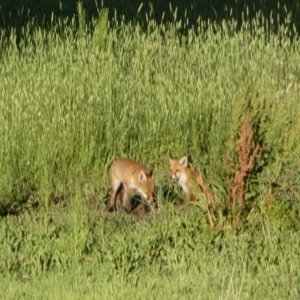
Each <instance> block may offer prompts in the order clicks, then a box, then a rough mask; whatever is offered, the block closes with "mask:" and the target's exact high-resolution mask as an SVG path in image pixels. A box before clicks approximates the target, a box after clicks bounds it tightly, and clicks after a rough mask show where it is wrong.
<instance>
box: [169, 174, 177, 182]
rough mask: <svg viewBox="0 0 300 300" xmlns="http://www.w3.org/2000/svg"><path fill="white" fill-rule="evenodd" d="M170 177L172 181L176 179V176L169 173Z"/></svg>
mask: <svg viewBox="0 0 300 300" xmlns="http://www.w3.org/2000/svg"><path fill="white" fill-rule="evenodd" d="M170 179H171V180H173V181H177V180H178V177H177V176H176V175H174V174H171V175H170Z"/></svg>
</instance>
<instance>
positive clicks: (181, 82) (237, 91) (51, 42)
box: [0, 12, 300, 298]
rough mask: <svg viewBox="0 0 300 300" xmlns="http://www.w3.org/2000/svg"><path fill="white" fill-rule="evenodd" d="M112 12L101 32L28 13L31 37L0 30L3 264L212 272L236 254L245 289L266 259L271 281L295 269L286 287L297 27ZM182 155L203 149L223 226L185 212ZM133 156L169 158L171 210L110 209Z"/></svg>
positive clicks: (295, 147) (164, 163)
mask: <svg viewBox="0 0 300 300" xmlns="http://www.w3.org/2000/svg"><path fill="white" fill-rule="evenodd" d="M103 18H104V19H103ZM105 18H106V17H105V12H103V13H102V19H100V20H99V21H98V22H97V23H95V31H93V32H90V31H88V30H87V26H86V24H84V22H79V24H80V26H79V29H78V32H77V33H75V30H74V28H72V27H68V26H63V24H62V25H61V27H59V26H58V27H53V28H52V29H50V30H48V31H45V30H43V29H40V28H31V27H30V24H29V25H28V28H24V32H23V33H24V35H23V39H22V41H21V43H20V44H18V45H17V44H16V41H15V39H16V36H15V34H14V33H13V31H12V33H11V35H10V38H9V40H4V38H3V39H2V40H1V52H0V55H1V56H0V61H1V68H0V76H1V84H0V107H1V109H0V124H1V126H0V135H1V144H0V210H1V215H2V216H3V217H2V219H1V221H0V230H1V236H2V237H3V239H2V240H1V243H2V244H1V251H0V256H1V262H2V263H1V265H0V274H2V275H3V276H14V277H16V278H27V277H28V278H34V277H38V276H41V275H43V274H45V273H47V274H48V273H49V272H51V271H55V272H56V271H57V272H65V271H66V270H68V269H76V268H79V267H78V266H84V268H87V269H89V266H90V265H91V266H95V265H97V266H99V268H102V267H103V269H105V270H108V271H107V274H106V275H107V276H108V277H109V278H111V280H113V279H114V278H121V279H122V280H123V281H124V282H126V280H127V279H128V277H130V276H139V275H138V274H145V273H146V272H147V270H151V272H157V273H160V272H162V274H163V275H165V276H168V274H171V273H172V272H174V271H175V270H185V271H186V272H189V270H190V269H193V273H197V272H199V273H200V274H206V275H205V276H207V277H206V278H207V281H206V282H207V284H208V283H209V279H208V278H210V277H209V274H212V275H211V276H212V278H216V277H215V276H217V275H216V273H215V272H216V271H215V270H217V269H218V267H219V266H220V265H222V264H223V262H224V261H225V262H226V263H224V266H225V267H224V268H227V270H228V268H229V266H231V267H232V265H233V264H234V266H237V269H234V270H238V272H239V274H240V275H241V277H239V278H240V279H241V282H240V284H241V287H242V288H241V293H242V292H243V291H245V290H243V284H244V280H245V281H246V279H247V278H248V279H249V278H261V279H263V280H265V277H264V272H265V271H267V272H270V274H272V276H273V277H271V279H270V281H268V285H267V286H266V287H265V290H266V291H272V289H273V288H274V287H276V277H277V276H279V275H280V274H284V276H286V277H284V279H283V284H285V283H286V282H287V280H288V279H287V278H290V277H289V276H291V278H292V277H293V278H298V277H297V276H298V273H297V270H296V269H295V268H293V264H294V262H295V261H296V258H295V257H296V252H297V251H296V252H295V251H294V250H293V251H291V247H292V246H293V249H294V246H296V245H298V243H299V241H298V238H297V236H296V235H295V233H294V231H296V230H298V229H299V221H298V219H299V209H300V207H299V183H300V182H299V181H300V174H299V159H298V157H299V155H300V144H299V141H300V138H299V130H300V121H299V117H298V116H299V114H300V103H299V94H300V90H299V87H300V85H299V83H300V70H299V68H300V67H299V64H297V63H295V62H297V61H299V60H300V54H299V53H300V51H299V50H300V49H299V41H298V39H297V38H295V36H294V39H293V41H291V39H290V36H289V32H288V31H286V29H285V28H284V27H282V28H281V29H280V30H279V32H278V34H277V35H275V34H272V33H270V32H268V31H265V28H266V27H259V26H258V25H257V26H256V25H255V23H253V24H252V27H251V28H249V24H248V23H244V24H243V26H242V27H241V29H240V30H239V31H236V30H235V26H236V24H235V23H234V22H231V23H223V24H222V25H221V27H217V26H216V25H215V24H209V23H208V24H205V26H204V25H203V24H202V23H199V28H198V29H197V30H196V31H197V34H195V32H196V31H190V32H189V33H188V34H187V36H185V37H180V36H179V35H178V32H177V28H178V26H180V24H178V23H177V24H170V25H169V26H168V27H165V26H163V25H161V26H158V25H157V24H155V23H153V22H151V21H149V30H148V31H146V32H145V31H142V30H141V28H139V26H138V25H135V26H131V25H126V26H125V25H123V24H119V25H120V26H119V27H114V28H110V29H109V30H106V29H105V24H106V22H105ZM265 25H266V26H267V24H265ZM204 28H205V30H204ZM169 154H172V155H176V156H182V155H184V154H188V155H189V156H190V157H192V158H193V160H192V163H191V167H192V168H195V169H198V170H201V172H202V174H203V177H204V179H205V183H206V184H207V187H208V189H209V193H210V194H211V195H212V197H213V198H214V200H215V202H216V208H215V209H214V210H213V211H211V214H212V218H213V219H214V223H213V225H214V226H213V227H217V228H218V229H219V230H212V229H210V228H209V227H208V226H207V223H206V218H207V216H206V215H205V214H204V213H203V212H202V211H201V210H200V209H199V208H198V207H189V208H186V207H184V208H183V210H184V211H183V212H181V213H178V212H174V211H173V208H172V207H173V206H172V205H171V204H170V203H169V202H170V201H171V200H172V199H171V198H170V193H169V194H168V193H167V194H168V195H169V196H167V197H164V196H163V195H166V193H165V190H171V189H175V190H176V192H178V193H183V192H182V191H181V190H180V189H179V188H178V186H173V185H171V183H170V181H169V180H168V163H169V162H168V155H169ZM119 156H126V157H131V158H133V159H136V160H138V161H140V162H142V163H144V164H145V165H149V166H150V165H152V166H154V170H155V184H156V186H157V189H158V191H159V192H158V195H157V199H158V206H159V208H160V210H161V212H160V213H159V214H158V215H155V214H154V215H151V214H150V216H149V219H146V220H144V221H140V222H138V223H134V222H132V221H131V219H130V218H128V217H127V216H123V215H122V213H116V215H115V217H113V218H112V219H111V220H109V221H104V219H103V216H102V211H103V209H104V202H105V200H106V199H107V194H108V192H109V166H110V164H111V163H112V161H113V160H114V159H116V158H117V157H119ZM93 205H94V207H95V209H92V208H91V207H93ZM20 211H23V212H22V213H20ZM270 224H271V225H270ZM269 225H270V227H268V226H269ZM227 227H230V228H231V227H234V229H232V230H231V231H230V230H229V231H228V232H227ZM290 240H293V245H292V246H291V245H290ZM297 254H298V252H297ZM202 257H203V259H204V261H205V262H207V265H205V263H204V262H203V261H202V260H201V259H200V258H202ZM287 257H288V258H287ZM93 268H94V267H91V269H93ZM229 269H230V272H233V273H234V272H235V271H233V269H232V268H229ZM155 270H156V271H155ZM91 272H92V273H93V272H94V271H91ZM139 272H141V273H139ZM211 272H212V273H211ZM227 276H230V275H228V272H227ZM232 277H234V275H232ZM130 278H131V279H132V277H130ZM217 279H218V280H219V279H220V277H218V276H217ZM199 280H201V279H199ZM249 280H250V279H249ZM258 280H259V279H258ZM296 282H297V280H296V279H295V281H293V284H294V286H296ZM252 283H253V281H252ZM216 286H218V285H216ZM245 286H246V283H245ZM254 286H256V285H255V284H253V285H252V286H251V288H253V287H254ZM235 287H237V286H235ZM251 288H250V287H249V290H247V292H245V295H246V296H245V298H247V297H248V298H251V295H254V294H252V292H251ZM254 289H255V288H254ZM238 291H239V289H238ZM238 291H237V294H235V295H236V298H239V296H238V295H240V294H239V292H238ZM289 292H290V295H296V294H297V290H295V289H293V290H290V291H289ZM261 295H267V293H266V294H264V293H262V294H261ZM277 296H278V295H277ZM252 298H253V297H252ZM261 298H263V296H262V297H261Z"/></svg>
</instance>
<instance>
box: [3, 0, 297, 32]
mask: <svg viewBox="0 0 300 300" xmlns="http://www.w3.org/2000/svg"><path fill="white" fill-rule="evenodd" d="M82 3H83V6H84V8H85V10H86V17H87V21H90V20H91V19H92V17H93V16H97V15H98V9H101V8H102V7H107V8H109V18H110V20H112V19H115V18H117V19H118V20H120V19H121V18H122V17H124V19H125V20H126V21H133V22H135V21H139V22H141V23H146V14H147V15H148V17H150V18H152V19H155V20H156V21H157V22H158V23H160V22H161V21H163V22H169V21H173V20H174V17H175V15H176V16H177V17H176V19H177V20H179V19H182V20H185V19H186V18H188V19H189V26H192V25H195V24H196V23H197V19H198V18H199V17H200V18H201V19H202V20H207V19H210V20H213V21H216V22H220V21H222V20H224V19H230V18H232V17H233V18H235V19H237V20H238V21H239V23H240V22H241V21H242V19H243V18H245V16H244V17H243V12H244V13H245V12H246V10H248V17H247V18H250V19H251V18H253V17H255V16H256V14H257V12H258V11H261V12H262V13H263V15H264V16H265V17H266V18H269V16H270V14H271V12H273V16H275V17H274V28H273V29H274V30H276V28H277V26H278V23H283V22H285V19H286V18H287V19H288V21H289V23H290V24H295V25H296V27H297V29H298V32H299V30H300V0H285V1H283V0H279V1H277V0H244V1H239V0H224V1H221V0H186V1H182V0H173V1H170V0H169V1H166V0H152V1H144V2H143V5H142V7H140V5H141V0H131V1H128V0H82ZM247 7H248V9H247ZM139 8H140V10H139ZM175 8H177V10H176V14H175ZM138 11H139V12H138ZM0 13H1V16H0V26H1V27H2V28H3V27H5V28H9V27H22V26H24V25H25V24H26V23H28V21H29V20H32V18H33V17H34V19H35V22H36V24H38V25H39V26H49V25H50V24H51V23H52V22H53V20H54V21H57V20H58V19H59V18H66V17H68V18H72V17H73V16H74V15H76V14H77V1H75V0H61V1H59V0H48V1H43V0H9V1H8V0H0ZM163 15H164V17H163ZM277 15H278V16H279V18H277ZM162 17H163V18H162Z"/></svg>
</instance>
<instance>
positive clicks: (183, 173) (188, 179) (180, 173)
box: [169, 156, 214, 204]
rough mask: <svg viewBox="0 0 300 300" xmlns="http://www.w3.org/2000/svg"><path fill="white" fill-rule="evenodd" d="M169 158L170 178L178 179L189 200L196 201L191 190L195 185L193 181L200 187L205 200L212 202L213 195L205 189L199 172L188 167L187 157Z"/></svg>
mask: <svg viewBox="0 0 300 300" xmlns="http://www.w3.org/2000/svg"><path fill="white" fill-rule="evenodd" d="M169 160H170V178H171V179H172V180H173V181H178V183H179V185H180V186H181V187H182V188H183V190H184V191H185V192H186V193H187V194H189V195H190V201H191V202H194V201H196V196H195V194H194V192H193V191H194V190H195V188H196V187H195V185H194V183H193V182H197V183H198V184H199V185H200V187H201V189H202V192H203V194H204V197H205V198H206V201H207V202H208V203H209V204H213V202H214V201H213V197H212V195H211V194H210V193H209V191H208V190H207V187H206V185H205V184H204V181H203V177H202V175H201V173H199V172H197V171H193V170H191V169H190V168H188V158H187V157H186V156H183V157H182V158H180V159H179V160H177V159H175V158H172V157H169Z"/></svg>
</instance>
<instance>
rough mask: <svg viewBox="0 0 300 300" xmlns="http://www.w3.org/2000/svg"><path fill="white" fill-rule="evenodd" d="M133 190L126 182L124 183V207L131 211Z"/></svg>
mask: <svg viewBox="0 0 300 300" xmlns="http://www.w3.org/2000/svg"><path fill="white" fill-rule="evenodd" d="M130 196H131V192H130V189H129V187H128V186H127V185H126V184H123V205H124V209H125V210H126V211H127V212H128V213H130V212H131V197H130Z"/></svg>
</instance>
